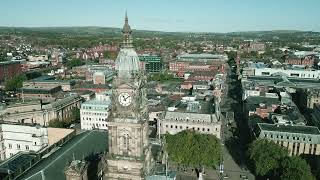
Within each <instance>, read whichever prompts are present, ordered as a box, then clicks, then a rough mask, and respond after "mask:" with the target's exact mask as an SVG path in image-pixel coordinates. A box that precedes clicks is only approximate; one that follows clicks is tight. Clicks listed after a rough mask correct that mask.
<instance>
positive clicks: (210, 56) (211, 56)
mask: <svg viewBox="0 0 320 180" xmlns="http://www.w3.org/2000/svg"><path fill="white" fill-rule="evenodd" d="M180 58H186V59H189V58H190V59H191V58H193V59H196V58H199V59H219V60H220V59H226V58H228V56H227V55H223V54H205V53H202V54H182V55H179V56H178V59H180Z"/></svg>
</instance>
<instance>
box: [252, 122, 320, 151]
mask: <svg viewBox="0 0 320 180" xmlns="http://www.w3.org/2000/svg"><path fill="white" fill-rule="evenodd" d="M257 128H258V129H257V131H256V136H257V137H258V138H260V139H268V140H271V141H274V142H275V143H277V144H279V145H280V146H282V147H285V148H286V149H287V150H288V152H289V155H300V154H313V155H320V131H319V129H318V128H317V127H314V126H297V125H293V126H291V125H281V124H266V123H258V127H257Z"/></svg>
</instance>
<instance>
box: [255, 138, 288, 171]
mask: <svg viewBox="0 0 320 180" xmlns="http://www.w3.org/2000/svg"><path fill="white" fill-rule="evenodd" d="M287 155H288V152H287V151H286V150H285V149H284V148H282V147H281V146H279V145H277V144H275V143H274V142H272V141H268V140H266V139H259V140H256V141H254V142H253V143H252V144H251V145H250V147H249V159H250V160H252V161H253V164H254V168H255V171H256V174H257V175H261V176H266V175H268V176H273V175H274V174H275V173H276V172H275V171H276V170H277V169H278V168H279V167H280V160H281V159H283V158H284V157H286V156H287Z"/></svg>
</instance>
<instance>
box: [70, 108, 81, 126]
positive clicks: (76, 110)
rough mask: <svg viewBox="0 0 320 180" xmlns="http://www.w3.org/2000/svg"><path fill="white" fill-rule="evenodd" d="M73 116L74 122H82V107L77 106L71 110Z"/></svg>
mask: <svg viewBox="0 0 320 180" xmlns="http://www.w3.org/2000/svg"><path fill="white" fill-rule="evenodd" d="M71 117H72V121H73V122H77V123H79V122H80V109H79V108H77V107H75V108H73V109H72V110H71Z"/></svg>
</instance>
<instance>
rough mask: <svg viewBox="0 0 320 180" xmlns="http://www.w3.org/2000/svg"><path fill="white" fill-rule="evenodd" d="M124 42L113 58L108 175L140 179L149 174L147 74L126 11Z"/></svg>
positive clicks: (110, 176)
mask: <svg viewBox="0 0 320 180" xmlns="http://www.w3.org/2000/svg"><path fill="white" fill-rule="evenodd" d="M122 33H123V42H122V46H121V49H120V51H119V54H118V57H117V59H116V73H117V74H116V77H115V78H114V80H113V86H112V87H113V89H112V108H111V114H110V120H109V121H110V122H109V123H108V155H107V163H108V168H107V172H106V173H105V175H106V178H107V179H133V180H136V179H143V177H144V176H145V175H146V174H148V171H149V164H150V146H149V142H148V113H147V112H148V110H147V98H146V90H145V85H146V76H145V75H144V72H142V71H141V70H140V65H139V63H140V62H139V58H138V55H137V53H136V52H135V50H134V49H133V45H132V36H131V33H132V30H131V28H130V25H129V23H128V17H127V14H126V16H125V24H124V26H123V30H122Z"/></svg>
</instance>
